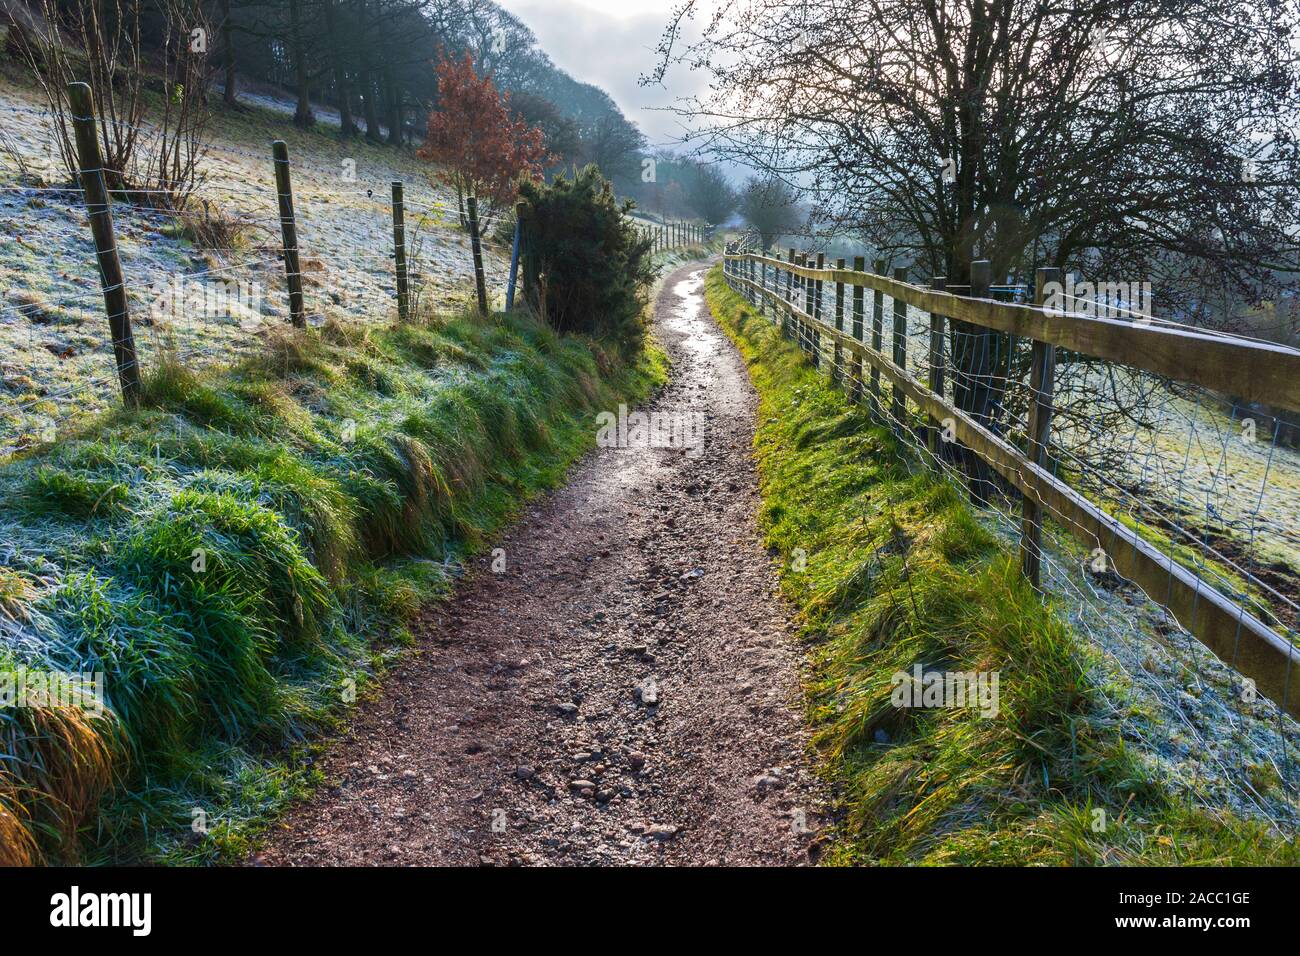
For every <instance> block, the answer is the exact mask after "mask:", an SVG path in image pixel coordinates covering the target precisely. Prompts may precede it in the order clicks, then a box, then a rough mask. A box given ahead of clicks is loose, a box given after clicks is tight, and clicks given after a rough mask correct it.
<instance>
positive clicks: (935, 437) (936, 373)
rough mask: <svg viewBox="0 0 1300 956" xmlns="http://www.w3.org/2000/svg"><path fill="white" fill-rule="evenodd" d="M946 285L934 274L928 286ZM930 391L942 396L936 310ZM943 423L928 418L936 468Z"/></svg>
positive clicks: (939, 323) (940, 339) (940, 333)
mask: <svg viewBox="0 0 1300 956" xmlns="http://www.w3.org/2000/svg"><path fill="white" fill-rule="evenodd" d="M947 285H948V279H947V278H946V277H945V276H934V277H933V278H932V279H931V280H930V288H931V289H933V290H934V291H936V292H942V291H943V290H944V289H945V288H946V287H947ZM930 391H932V392H934V394H936V395H938V396H939V397H940V398H943V316H942V315H940V314H939V313H938V312H931V313H930ZM942 429H943V423H942V422H940V421H939V420H938V419H937V418H933V417H931V419H930V441H929V446H930V454H931V455H933V456H934V458H935V467H936V469H937V468H938V462H939V457H940V456H941V455H942V454H943V449H942V447H941V445H942V440H943V432H942Z"/></svg>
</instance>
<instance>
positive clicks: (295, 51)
mask: <svg viewBox="0 0 1300 956" xmlns="http://www.w3.org/2000/svg"><path fill="white" fill-rule="evenodd" d="M289 44H290V56H292V57H293V81H294V84H295V85H296V86H297V87H298V106H297V108H296V109H295V110H294V111H293V125H294V126H297V127H300V128H302V129H307V128H308V127H310V126H312V125H313V124H314V123H315V122H316V117H315V116H313V115H312V111H311V86H310V83H309V81H308V79H307V76H308V73H307V50H306V45H305V44H304V43H303V40H302V10H301V0H289Z"/></svg>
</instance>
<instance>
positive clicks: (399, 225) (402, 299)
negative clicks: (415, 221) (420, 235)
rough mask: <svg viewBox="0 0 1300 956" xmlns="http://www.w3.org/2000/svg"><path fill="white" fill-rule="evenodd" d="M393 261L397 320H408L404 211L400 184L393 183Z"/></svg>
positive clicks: (398, 182) (409, 308) (408, 303)
mask: <svg viewBox="0 0 1300 956" xmlns="http://www.w3.org/2000/svg"><path fill="white" fill-rule="evenodd" d="M393 261H394V263H395V264H396V268H397V318H398V321H400V322H405V321H406V320H407V319H409V318H410V314H411V299H410V296H409V294H408V292H407V286H406V210H405V208H404V206H403V202H402V184H401V182H400V181H397V180H394V181H393Z"/></svg>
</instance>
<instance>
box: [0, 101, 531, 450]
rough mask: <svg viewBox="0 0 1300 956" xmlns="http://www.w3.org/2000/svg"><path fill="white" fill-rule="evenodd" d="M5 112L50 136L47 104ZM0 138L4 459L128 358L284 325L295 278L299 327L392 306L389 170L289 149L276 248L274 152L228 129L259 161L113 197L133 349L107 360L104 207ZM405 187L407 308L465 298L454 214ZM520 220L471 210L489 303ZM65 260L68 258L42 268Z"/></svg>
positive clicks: (87, 400) (233, 347) (188, 349)
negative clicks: (257, 171)
mask: <svg viewBox="0 0 1300 956" xmlns="http://www.w3.org/2000/svg"><path fill="white" fill-rule="evenodd" d="M5 114H9V115H16V114H23V116H24V118H25V119H26V120H27V121H28V122H29V123H30V122H31V121H32V120H35V121H37V122H38V123H42V124H43V125H44V127H45V129H46V131H47V133H48V135H49V136H50V137H51V142H53V136H54V123H55V122H56V117H55V116H54V115H53V114H52V113H50V112H49V111H48V110H41V109H38V108H29V107H23V106H13V105H7V104H0V125H2V124H3V122H4V117H5ZM0 145H3V146H5V147H7V148H0V227H2V228H3V231H4V232H5V234H6V236H7V237H9V238H8V242H7V245H8V246H9V250H8V251H7V252H6V254H5V257H4V259H3V260H0V265H3V266H5V267H6V270H7V271H9V272H10V273H11V274H12V273H13V272H16V271H21V273H22V277H23V280H24V281H23V282H22V283H21V284H20V283H19V282H16V281H11V282H10V284H9V288H8V289H7V290H6V292H5V295H4V298H3V299H0V458H4V457H8V456H9V455H12V454H13V453H15V452H17V451H20V450H23V449H26V448H29V447H31V446H33V445H37V444H43V443H47V442H51V441H54V440H55V439H56V438H57V436H58V435H59V434H60V433H61V432H63V431H65V430H66V429H67V428H68V427H69V426H70V424H71V423H72V422H73V421H74V420H75V419H77V418H79V417H81V416H83V415H84V414H86V413H87V412H93V411H99V410H103V409H106V408H109V407H111V406H113V405H115V404H117V403H118V402H120V391H119V381H120V378H121V376H122V375H124V374H126V373H127V372H128V371H129V367H130V366H132V365H134V366H136V367H139V368H143V369H145V370H147V369H149V368H153V367H156V366H157V364H158V363H159V362H160V361H162V360H163V358H164V357H166V358H167V359H169V360H174V361H178V362H182V363H184V364H186V365H188V366H191V367H202V366H209V365H213V364H225V363H229V362H231V361H233V360H235V359H237V358H238V357H239V356H240V355H245V354H249V353H250V352H253V351H255V350H257V349H258V348H259V347H260V346H261V344H263V343H264V342H265V341H266V338H267V336H268V335H271V334H274V333H275V331H276V330H277V329H279V328H282V327H285V326H287V325H288V324H289V320H290V306H289V295H288V293H289V287H290V284H291V282H292V280H293V279H295V278H296V279H298V280H299V281H301V283H302V285H303V287H304V292H305V295H304V299H305V303H306V305H305V308H304V310H303V318H304V320H305V323H306V324H308V325H321V324H323V323H324V322H326V321H327V320H328V319H329V318H330V317H332V316H337V317H340V318H342V317H344V316H346V317H347V318H349V320H358V319H360V320H373V321H385V320H391V319H392V318H393V317H394V316H395V315H396V312H397V300H396V269H395V253H396V246H395V242H394V228H393V208H392V202H391V197H390V186H391V183H389V182H387V181H385V182H383V183H377V182H367V181H365V180H364V179H362V178H360V177H356V178H352V179H349V178H348V177H347V176H346V175H345V174H341V172H340V170H339V169H338V168H335V167H330V166H327V165H321V164H319V163H316V164H312V163H311V162H308V163H306V164H304V165H303V166H299V165H298V164H297V162H296V161H295V162H294V165H293V168H294V170H295V172H296V171H297V170H299V169H300V168H302V169H307V170H309V171H312V172H313V173H314V174H315V175H313V177H312V180H311V184H310V189H309V190H305V191H299V193H298V195H296V196H295V197H294V199H295V201H296V209H295V217H294V218H295V225H296V232H297V242H296V243H295V244H294V248H293V249H286V243H285V242H284V239H283V235H284V233H283V228H282V227H283V224H284V223H283V218H282V216H281V213H280V209H279V200H280V195H279V193H278V190H277V186H276V180H275V175H274V168H273V162H272V155H271V151H270V150H269V149H268V150H267V151H266V152H265V153H264V154H258V153H256V152H253V151H251V150H244V149H240V148H238V147H233V146H227V145H223V146H222V147H221V148H220V151H221V152H222V153H223V154H229V155H230V156H238V157H241V158H243V159H246V160H249V161H251V162H252V163H255V164H256V166H257V167H258V168H261V169H263V170H265V174H264V177H261V178H255V179H249V180H248V181H238V180H237V179H235V178H234V177H230V180H229V181H226V182H217V181H215V180H213V179H206V178H205V179H201V180H200V184H199V186H198V188H196V189H195V190H194V191H193V192H192V193H190V194H189V195H188V196H187V197H186V199H185V201H184V203H183V204H181V205H179V206H178V207H177V208H170V207H169V206H168V205H167V203H165V202H158V203H157V204H153V198H154V197H152V196H149V195H146V193H149V192H164V191H165V190H135V189H132V190H130V191H129V192H126V193H118V194H115V195H114V196H113V201H112V202H110V203H108V204H107V208H108V209H109V211H110V212H111V217H112V220H113V226H114V232H115V234H116V236H115V238H116V243H115V246H116V249H117V253H115V254H119V255H120V260H121V264H122V271H123V275H124V278H123V281H122V287H123V288H124V289H125V292H126V302H127V312H128V313H129V315H130V318H131V327H132V329H133V332H134V335H133V340H134V341H133V343H132V344H134V346H135V358H134V359H127V360H125V361H123V360H121V359H120V357H118V358H115V351H118V350H120V349H121V348H122V346H123V345H124V342H123V341H122V339H121V337H118V336H115V335H114V333H113V332H112V331H111V330H110V325H109V323H108V322H106V321H105V319H106V312H107V311H111V309H109V310H106V308H105V304H106V293H110V292H112V291H114V286H113V285H111V284H109V283H107V282H106V281H105V280H104V273H103V272H102V270H101V269H100V268H97V265H96V263H97V262H100V261H103V258H104V251H103V250H101V249H97V247H96V244H95V242H94V241H93V240H92V234H91V228H90V225H91V219H92V218H93V217H95V216H96V215H100V214H101V213H102V208H101V207H97V206H96V205H95V204H94V203H93V202H92V203H88V202H87V198H86V191H85V189H84V188H83V187H82V185H73V184H50V183H51V182H52V181H54V182H56V183H57V177H58V175H59V174H58V171H57V166H56V160H55V158H54V157H52V156H50V154H49V153H48V152H47V154H46V157H45V159H44V160H42V158H41V154H40V152H39V148H37V149H36V151H35V152H33V151H32V144H31V143H30V142H27V143H25V144H24V145H25V147H26V148H27V152H26V153H23V152H20V151H19V147H18V146H17V145H16V144H15V143H14V142H13V141H12V139H11V140H10V141H9V142H8V143H6V144H0ZM245 165H248V164H245ZM313 165H314V166H318V167H319V168H313ZM89 171H91V172H93V170H89ZM329 184H333V185H329ZM403 191H404V203H405V207H406V224H405V225H406V228H405V232H404V245H405V255H406V261H407V272H408V276H409V282H410V286H411V292H410V296H411V300H412V302H413V303H414V305H415V307H417V308H420V307H426V306H428V305H429V304H431V300H432V299H434V298H436V299H437V300H438V304H444V303H449V302H451V301H455V300H462V299H464V298H467V297H469V296H471V295H472V294H473V289H474V257H473V256H472V248H471V247H472V238H471V237H469V236H466V235H465V234H464V232H463V231H462V230H461V229H460V227H461V225H462V223H461V216H460V212H459V210H458V209H457V206H456V203H455V201H454V199H450V198H448V197H447V196H445V195H443V194H442V193H440V192H439V191H438V190H437V189H435V188H434V187H433V186H432V185H430V184H429V183H428V182H419V181H415V182H410V183H405V184H404V190H403ZM514 219H515V215H514V210H513V209H488V210H485V213H484V215H482V216H481V217H480V218H479V220H478V229H479V233H480V236H479V238H480V241H481V250H482V255H481V257H480V261H481V267H482V271H483V274H484V280H485V285H486V288H487V290H488V294H489V299H490V304H491V305H499V304H500V303H501V301H502V295H503V292H504V289H505V288H506V285H507V282H508V278H509V276H508V272H509V268H510V261H511V260H510V253H511V238H510V235H511V231H512V230H513V227H514ZM290 251H296V252H297V253H298V258H299V265H298V269H297V270H296V272H297V275H294V272H295V270H292V269H288V268H287V264H286V253H287V252H290ZM64 253H66V256H65V255H63V254H64ZM63 258H67V259H70V260H72V261H73V262H75V263H77V265H76V266H70V265H68V264H67V263H66V262H63V263H61V267H59V268H57V269H53V270H52V269H50V267H49V265H50V263H51V262H52V261H58V260H60V259H63ZM28 279H31V280H32V281H30V282H28V281H27V280H28Z"/></svg>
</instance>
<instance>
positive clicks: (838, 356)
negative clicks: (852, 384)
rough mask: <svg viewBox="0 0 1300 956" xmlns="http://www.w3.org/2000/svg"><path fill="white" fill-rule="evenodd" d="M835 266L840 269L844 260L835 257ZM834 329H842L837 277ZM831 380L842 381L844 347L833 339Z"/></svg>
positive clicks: (841, 290)
mask: <svg viewBox="0 0 1300 956" xmlns="http://www.w3.org/2000/svg"><path fill="white" fill-rule="evenodd" d="M835 268H836V269H840V270H842V269H843V268H844V260H843V259H836V260H835ZM835 331H836V332H843V331H844V283H843V282H841V281H840V280H839V279H836V280H835ZM831 363H832V364H831V381H832V382H843V381H844V373H843V371H842V367H843V363H844V349H843V347H842V346H841V345H840V340H839V339H838V338H836V339H835V357H834V358H833V359H831Z"/></svg>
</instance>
